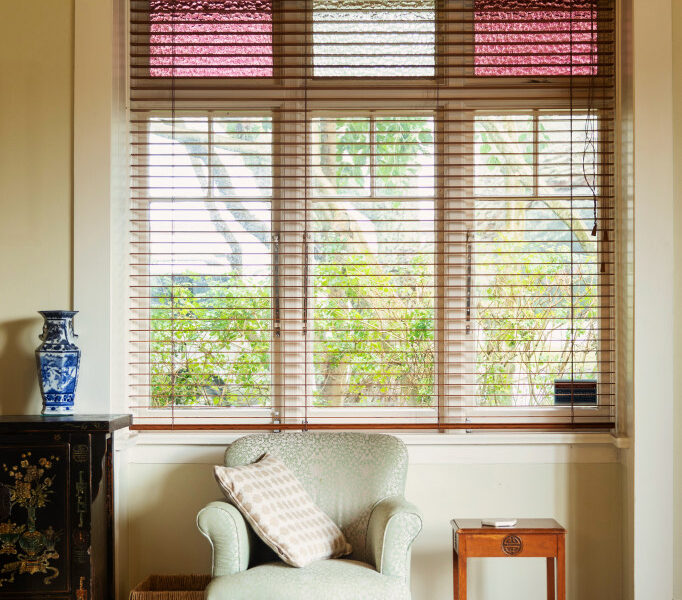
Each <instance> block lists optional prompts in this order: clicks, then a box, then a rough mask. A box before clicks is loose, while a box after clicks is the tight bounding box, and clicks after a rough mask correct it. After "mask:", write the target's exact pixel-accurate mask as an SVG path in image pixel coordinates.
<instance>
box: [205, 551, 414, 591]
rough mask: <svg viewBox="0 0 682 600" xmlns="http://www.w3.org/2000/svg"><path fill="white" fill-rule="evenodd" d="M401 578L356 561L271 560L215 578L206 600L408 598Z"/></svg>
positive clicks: (405, 586)
mask: <svg viewBox="0 0 682 600" xmlns="http://www.w3.org/2000/svg"><path fill="white" fill-rule="evenodd" d="M409 598H410V592H409V588H408V586H407V584H406V583H405V582H404V581H403V580H402V579H401V578H400V577H392V576H390V575H381V574H380V573H378V572H377V571H375V570H374V569H373V568H372V567H371V566H370V565H368V564H366V563H362V562H359V561H355V560H344V559H335V560H334V559H333V560H320V561H317V562H314V563H311V564H310V565H308V566H307V567H303V568H300V569H299V568H295V567H290V566H289V565H286V564H285V563H283V562H271V563H266V564H264V565H260V566H258V567H253V568H251V569H248V570H246V571H242V572H240V573H236V574H234V575H225V576H223V577H216V578H215V579H213V580H212V581H211V583H210V584H209V586H208V588H207V589H206V600H321V599H324V600H409Z"/></svg>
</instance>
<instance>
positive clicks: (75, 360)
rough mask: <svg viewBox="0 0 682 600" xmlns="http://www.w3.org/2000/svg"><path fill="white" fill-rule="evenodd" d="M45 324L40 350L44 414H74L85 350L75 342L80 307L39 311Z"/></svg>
mask: <svg viewBox="0 0 682 600" xmlns="http://www.w3.org/2000/svg"><path fill="white" fill-rule="evenodd" d="M38 312H40V314H41V315H43V318H44V319H45V323H44V324H43V333H42V334H41V335H40V336H38V337H39V338H40V339H41V340H42V341H43V343H42V344H40V346H38V349H37V350H36V359H37V361H38V373H39V375H40V377H39V379H40V392H41V393H42V395H43V414H44V415H64V414H71V413H73V400H74V396H75V394H76V384H77V383H78V368H79V367H80V362H81V351H80V349H79V348H78V346H76V344H75V343H74V342H75V340H76V338H77V337H78V336H77V335H76V334H74V332H73V317H74V315H75V314H76V313H77V312H78V311H77V310H41V311H38Z"/></svg>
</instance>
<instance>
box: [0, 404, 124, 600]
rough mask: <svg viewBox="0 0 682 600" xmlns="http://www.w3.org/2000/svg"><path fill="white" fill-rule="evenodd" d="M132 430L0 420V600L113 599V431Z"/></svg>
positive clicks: (111, 421)
mask: <svg viewBox="0 0 682 600" xmlns="http://www.w3.org/2000/svg"><path fill="white" fill-rule="evenodd" d="M130 424H131V417H130V416H129V415H74V416H61V417H53V416H49V417H41V416H6V417H0V598H3V599H7V600H29V599H30V600H34V599H38V598H40V599H44V600H48V599H53V600H67V599H68V600H114V523H113V516H114V506H113V493H114V490H113V457H114V454H113V432H114V431H116V430H117V429H122V428H124V427H128V426H129V425H130Z"/></svg>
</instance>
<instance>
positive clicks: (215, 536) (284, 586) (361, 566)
mask: <svg viewBox="0 0 682 600" xmlns="http://www.w3.org/2000/svg"><path fill="white" fill-rule="evenodd" d="M264 452H270V453H272V454H275V455H276V456H277V457H278V458H279V459H280V460H282V461H283V462H284V463H285V464H286V465H287V467H289V468H290V469H291V470H292V471H293V472H294V474H295V475H296V476H297V477H298V478H299V480H300V481H301V483H302V484H303V487H304V488H305V489H306V490H307V491H308V493H309V494H310V495H311V496H312V498H313V500H314V501H315V502H316V503H317V504H318V506H319V507H320V508H321V509H322V510H324V511H325V512H326V513H327V514H328V515H329V516H330V517H331V518H332V519H333V520H334V521H335V522H336V524H337V525H338V526H339V527H340V528H341V530H342V531H343V533H344V535H345V536H346V539H347V540H348V541H349V542H350V544H351V545H352V546H353V552H352V554H351V555H350V556H349V557H346V558H343V559H333V560H322V561H318V562H315V563H312V564H311V565H308V566H307V567H304V568H302V569H297V568H294V567H290V566H288V565H286V564H285V563H283V562H281V561H280V560H278V559H277V558H276V557H275V555H274V553H272V552H271V551H270V550H269V549H268V548H267V547H266V546H265V545H264V544H263V543H262V542H261V541H260V540H259V539H258V538H257V536H256V535H255V534H254V533H253V531H252V530H251V527H250V526H249V525H248V523H246V521H245V520H244V518H243V517H242V515H241V513H240V512H239V511H238V510H237V509H236V508H235V507H234V506H232V505H231V504H229V503H227V502H211V503H210V504H208V505H207V506H206V507H205V508H203V509H202V510H201V511H200V512H199V514H198V515H197V526H198V528H199V530H200V531H201V533H203V534H204V535H205V536H206V537H207V538H208V540H209V541H210V543H211V547H212V551H213V558H212V567H211V571H212V575H213V579H212V580H211V583H210V584H209V586H208V589H207V590H206V599H207V600H247V599H248V600H309V599H310V600H318V599H324V600H337V599H338V600H384V599H385V600H409V599H410V590H409V579H410V550H411V546H412V542H413V541H414V539H415V538H416V537H417V535H418V534H419V531H420V530H421V526H422V522H421V516H420V513H419V511H418V509H417V508H416V507H415V506H414V505H412V504H410V503H409V502H407V501H406V500H405V499H404V498H403V493H404V490H405V476H406V474H407V450H406V448H405V446H404V444H403V443H402V442H401V441H400V440H398V439H397V438H395V437H392V436H389V435H373V434H361V433H275V434H259V435H251V436H245V437H243V438H240V439H238V440H237V441H235V442H234V443H233V444H231V445H230V446H229V447H228V449H227V451H226V452H225V465H226V466H239V465H245V464H249V463H252V462H254V461H255V460H257V459H258V458H259V457H260V456H261V455H262V454H263V453H264Z"/></svg>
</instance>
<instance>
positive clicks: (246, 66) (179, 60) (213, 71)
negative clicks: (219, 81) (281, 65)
mask: <svg viewBox="0 0 682 600" xmlns="http://www.w3.org/2000/svg"><path fill="white" fill-rule="evenodd" d="M150 22H151V23H150V36H149V41H150V51H149V64H150V74H151V75H152V77H272V0H191V1H185V0H151V1H150Z"/></svg>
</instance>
